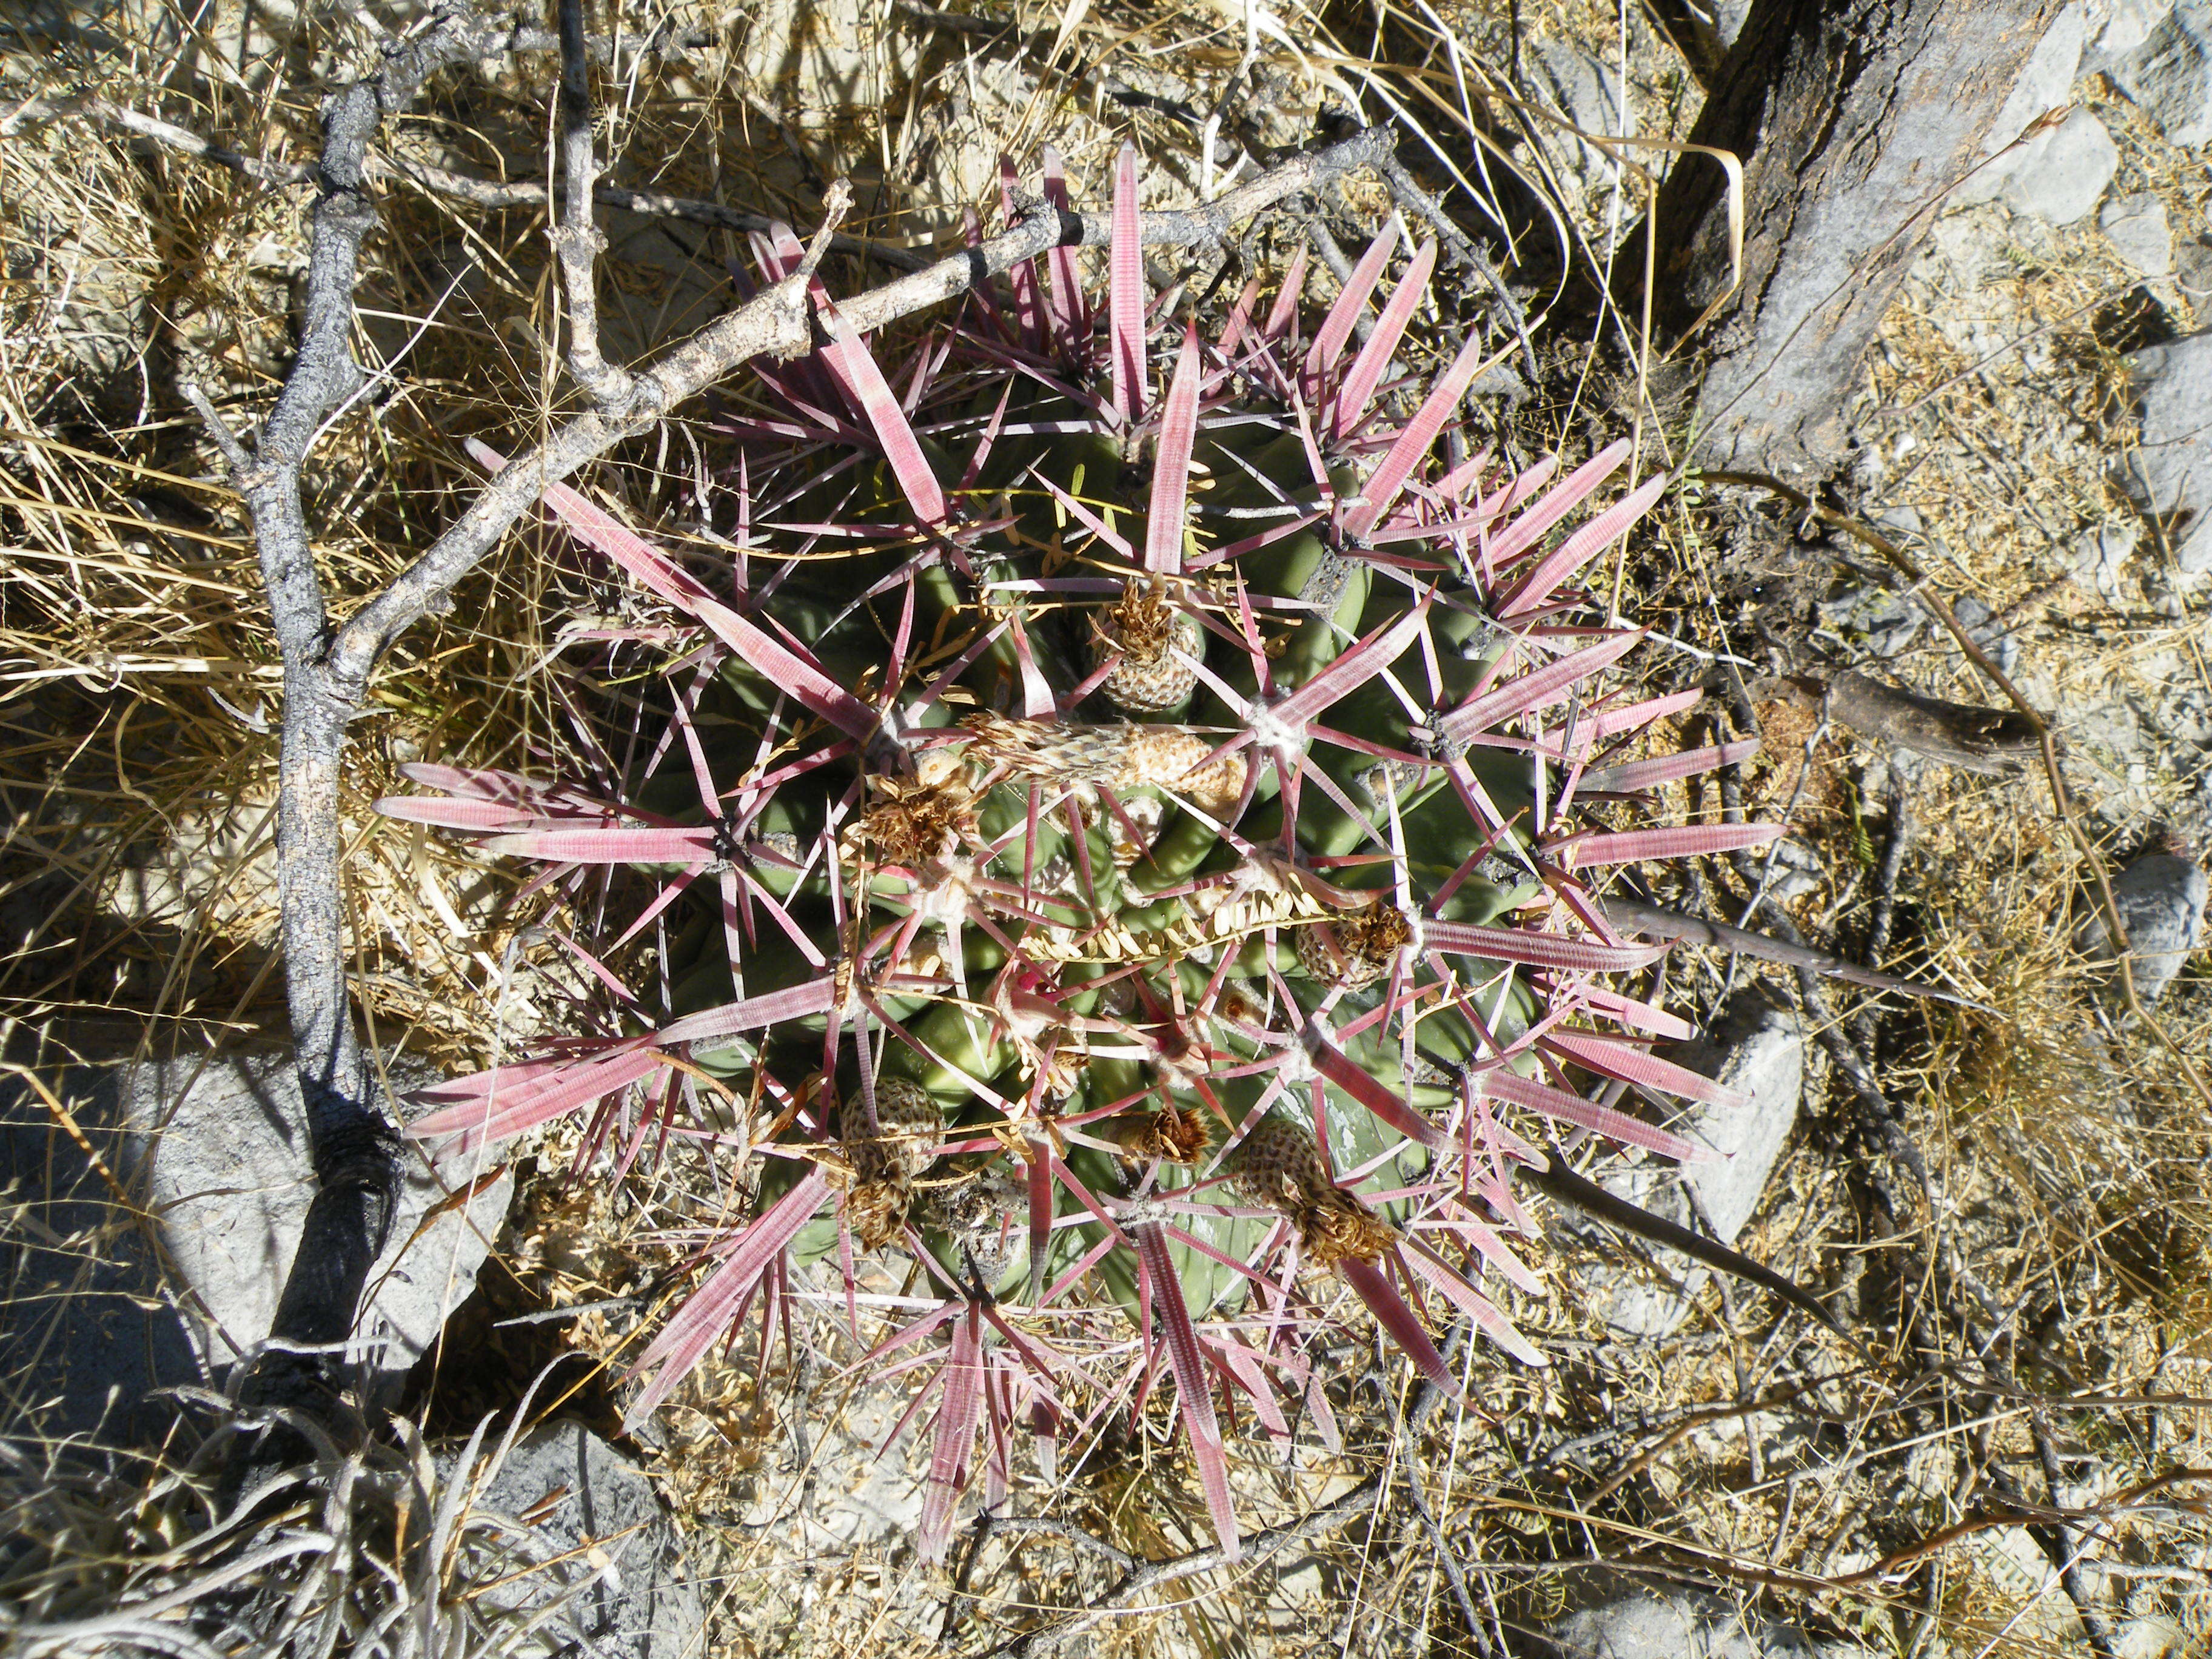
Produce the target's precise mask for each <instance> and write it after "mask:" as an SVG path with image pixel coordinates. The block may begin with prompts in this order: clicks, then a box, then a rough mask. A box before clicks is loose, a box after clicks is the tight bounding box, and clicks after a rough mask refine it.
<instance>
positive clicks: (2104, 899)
mask: <svg viewBox="0 0 2212 1659" xmlns="http://www.w3.org/2000/svg"><path fill="white" fill-rule="evenodd" d="M1699 476H1700V477H1702V478H1703V479H1704V480H1705V482H1706V483H1720V484H1735V485H1738V486H1741V487H1744V488H1748V489H1764V490H1766V491H1768V492H1770V493H1771V494H1773V495H1779V496H1781V497H1782V498H1783V499H1784V501H1788V502H1790V505H1791V506H1793V507H1796V509H1797V510H1798V511H1799V512H1801V513H1809V514H1810V515H1811V516H1812V517H1814V518H1815V519H1817V520H1820V522H1821V523H1822V524H1825V525H1828V526H1832V527H1833V528H1835V529H1838V530H1840V531H1842V532H1844V534H1845V535H1847V536H1850V537H1851V538H1853V539H1854V540H1856V541H1858V542H1861V543H1863V544H1865V545H1866V546H1868V547H1870V548H1872V549H1873V550H1875V552H1876V553H1878V554H1880V555H1881V556H1882V558H1884V559H1885V560H1887V562H1889V563H1890V564H1891V565H1892V566H1893V568H1895V569H1896V570H1897V572H1898V574H1899V575H1901V576H1903V577H1904V578H1905V580H1907V581H1908V582H1910V583H1911V587H1910V588H1909V589H1908V590H1907V591H1908V592H1910V593H1911V596H1912V597H1913V599H1916V600H1917V601H1918V602H1919V604H1920V606H1921V608H1922V609H1923V610H1924V611H1927V612H1928V614H1929V616H1931V617H1934V618H1935V619H1936V621H1937V622H1939V623H1942V625H1943V627H1944V628H1945V629H1947V630H1948V632H1949V633H1950V635H1951V637H1952V638H1953V639H1954V640H1955V641H1958V645H1959V648H1960V650H1961V651H1963V652H1965V653H1966V659H1967V660H1968V661H1970V662H1972V664H1973V665H1974V666H1975V667H1976V668H1977V669H1978V670H1980V671H1981V672H1982V674H1983V675H1984V677H1985V678H1987V679H1988V680H1989V682H1990V684H1992V685H1994V686H1996V688H1997V690H2000V691H2002V692H2003V693H2004V695H2005V696H2006V697H2007V698H2008V699H2009V700H2010V701H2011V702H2012V705H2013V707H2014V708H2016V709H2018V710H2019V711H2020V715H2021V719H2022V720H2026V721H2027V724H2028V726H2029V727H2030V729H2032V730H2033V732H2034V733H2035V737H2036V740H2037V741H2038V743H2039V744H2041V746H2042V751H2043V775H2044V777H2045V781H2047V782H2048V783H2049V785H2050V787H2051V803H2052V805H2055V806H2056V807H2057V810H2058V817H2059V820H2060V822H2062V823H2064V824H2065V826H2066V833H2067V834H2068V835H2069V836H2071V837H2072V838H2073V842H2074V845H2075V848H2076V849H2078V850H2079V852H2080V853H2081V860H2082V862H2083V863H2084V864H2085V865H2086V866H2087V867H2088V871H2089V874H2090V877H2091V878H2092V880H2093V882H2094V883H2095V885H2096V889H2097V908H2098V909H2099V910H2100V911H2101V912H2102V913H2103V915H2104V921H2105V927H2106V931H2107V933H2108V935H2109V937H2110V939H2111V940H2112V951H2113V954H2114V957H2115V958H2116V960H2117V961H2118V966H2119V970H2120V988H2121V989H2122V990H2123V991H2124V993H2125V994H2126V996H2127V1001H2128V1011H2129V1012H2130V1013H2132V1014H2133V1015H2134V1016H2135V1017H2136V1018H2137V1019H2139V1020H2141V1021H2142V1024H2143V1025H2144V1027H2145V1029H2147V1030H2148V1031H2149V1032H2150V1033H2151V1035H2152V1036H2154V1037H2155V1038H2157V1039H2158V1042H2159V1045H2160V1047H2161V1048H2164V1049H2165V1050H2166V1053H2167V1054H2170V1055H2171V1056H2172V1059H2173V1061H2174V1063H2175V1065H2177V1066H2179V1067H2180V1069H2181V1074H2182V1076H2184V1077H2185V1078H2186V1079H2188V1080H2189V1086H2190V1088H2191V1091H2193V1092H2194V1093H2195V1094H2196V1096H2197V1100H2198V1101H2199V1102H2200V1103H2202V1104H2203V1107H2204V1108H2205V1109H2206V1110H2207V1111H2212V1086H2208V1085H2207V1084H2206V1083H2205V1080H2204V1078H2203V1073H2200V1072H2198V1070H2197V1063H2196V1062H2195V1061H2194V1060H2191V1058H2190V1057H2189V1055H2188V1054H2186V1053H2185V1051H2184V1050H2183V1048H2182V1047H2181V1045H2180V1043H2179V1042H2177V1041H2176V1040H2175V1038H2174V1037H2173V1036H2172V1033H2171V1032H2169V1031H2168V1030H2166V1026H2165V1025H2164V1024H2162V1023H2161V1022H2160V1020H2159V1018H2157V1016H2155V1015H2154V1014H2153V1013H2152V1012H2151V1011H2150V1009H2149V1008H2148V1006H2145V1004H2144V1002H2143V1000H2142V997H2141V996H2140V995H2138V994H2136V975H2135V968H2134V965H2133V963H2131V962H2130V957H2131V955H2132V954H2133V947H2132V946H2131V945H2130V944H2129V943H2128V933H2127V925H2126V923H2125V922H2124V921H2122V920H2121V917H2120V906H2119V901H2118V898H2116V897H2115V896H2113V893H2112V877H2111V875H2110V874H2109V872H2106V868H2105V860H2104V859H2103V858H2102V857H2101V856H2100V854H2099V853H2098V851H2097V848H2096V845H2095V843H2094V842H2092V841H2091V840H2090V838H2089V833H2088V831H2087V830H2086V829H2083V828H2082V827H2081V817H2080V816H2079V815H2078V814H2077V813H2076V812H2075V808H2074V800H2073V797H2072V796H2071V795H2070V794H2069V793H2068V791H2067V787H2066V780H2065V778H2064V776H2063V775H2062V774H2061V773H2060V771H2059V769H2058V745H2057V734H2056V733H2055V732H2052V730H2051V722H2050V721H2048V720H2045V719H2044V717H2043V714H2042V711H2041V710H2039V709H2038V708H2036V707H2035V705H2034V704H2033V703H2032V702H2029V701H2028V700H2027V697H2026V696H2024V695H2022V693H2021V689H2020V688H2019V687H2018V686H2017V685H2015V684H2013V682H2012V678H2011V677H2010V676H2009V675H2008V674H2007V673H2006V672H2005V671H2004V670H2002V668H1999V667H1998V666H1997V665H1996V663H1995V662H1994V661H1992V660H1991V659H1990V654H1989V653H1987V652H1986V651H1984V650H1983V649H1982V647H1981V644H1980V642H1979V641H1977V640H1976V639H1975V638H1974V637H1973V636H1972V635H1971V634H1969V633H1968V632H1967V631H1966V624H1965V623H1961V622H1960V620H1959V618H1958V616H1957V614H1956V613H1955V612H1954V611H1952V609H1951V603H1950V601H1949V600H1948V599H1945V598H1944V597H1943V595H1942V592H1939V591H1938V590H1937V589H1936V586H1935V584H1934V582H1933V580H1931V579H1930V577H1929V574H1928V572H1927V570H1926V568H1924V567H1923V566H1922V564H1921V563H1920V562H1919V561H1918V560H1917V559H1916V558H1914V557H1913V556H1911V554H1910V553H1907V552H1906V551H1905V550H1904V549H1903V548H1901V547H1899V545H1898V544H1896V543H1895V542H1893V541H1892V540H1890V539H1889V538H1887V536H1885V535H1883V534H1882V533H1881V532H1880V531H1878V530H1876V529H1875V528H1874V526H1871V525H1869V524H1867V523H1865V522H1864V521H1863V520H1859V519H1857V518H1854V517H1852V516H1851V515H1850V513H1839V512H1838V511H1836V510H1835V509H1834V508H1833V507H1824V506H1822V505H1821V504H1820V502H1818V501H1814V499H1813V498H1812V497H1811V496H1809V495H1807V494H1806V493H1805V492H1804V491H1803V490H1802V489H1795V488H1793V487H1792V486H1790V485H1789V484H1786V483H1783V482H1782V481H1781V480H1780V479H1779V478H1772V477H1767V476H1766V475H1765V474H1764V473H1759V472H1705V473H1701V474H1700V475H1699Z"/></svg>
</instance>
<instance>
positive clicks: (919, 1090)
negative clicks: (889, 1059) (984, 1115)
mask: <svg viewBox="0 0 2212 1659" xmlns="http://www.w3.org/2000/svg"><path fill="white" fill-rule="evenodd" d="M944 1133H945V1109H944V1108H942V1107H941V1106H939V1104H938V1103H937V1099H936V1097H935V1096H933V1095H932V1094H931V1093H930V1092H929V1091H928V1090H927V1089H925V1088H923V1087H922V1086H921V1085H920V1084H919V1083H916V1082H915V1081H913V1080H912V1079H908V1078H900V1077H887V1078H879V1079H877V1082H876V1133H874V1134H873V1135H870V1134H868V1133H866V1130H865V1129H864V1128H863V1127H862V1124H861V1113H860V1109H859V1104H858V1103H857V1102H855V1103H852V1104H851V1105H850V1106H848V1109H847V1112H846V1113H845V1114H844V1122H843V1125H842V1142H841V1150H842V1152H843V1153H844V1155H845V1162H846V1164H847V1167H848V1169H849V1170H850V1171H851V1174H850V1176H849V1177H848V1181H849V1184H848V1188H847V1191H846V1195H845V1213H846V1216H847V1217H848V1219H849V1220H850V1221H851V1223H852V1226H853V1232H854V1236H855V1237H858V1238H859V1240H860V1248H861V1249H866V1250H877V1249H882V1248H883V1247H884V1245H886V1244H888V1243H890V1242H891V1240H893V1239H894V1238H896V1237H898V1232H899V1229H900V1228H902V1227H903V1226H904V1225H906V1217H907V1211H908V1209H909V1208H910V1207H911V1206H912V1205H913V1203H914V1182H915V1176H919V1175H920V1174H921V1172H922V1171H923V1170H925V1169H927V1168H928V1167H929V1162H930V1158H931V1156H932V1148H933V1146H934V1145H935V1143H936V1142H937V1141H938V1139H939V1138H941V1137H942V1136H943V1134H944Z"/></svg>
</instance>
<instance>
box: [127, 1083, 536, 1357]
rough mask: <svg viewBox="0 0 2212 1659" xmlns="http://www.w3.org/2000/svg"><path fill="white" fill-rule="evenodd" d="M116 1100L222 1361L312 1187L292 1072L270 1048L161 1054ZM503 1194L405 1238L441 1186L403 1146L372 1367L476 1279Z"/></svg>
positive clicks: (495, 1188) (283, 1253)
mask: <svg viewBox="0 0 2212 1659" xmlns="http://www.w3.org/2000/svg"><path fill="white" fill-rule="evenodd" d="M427 1080H428V1079H426V1078H424V1077H422V1076H420V1075H416V1076H412V1077H402V1078H395V1079H394V1084H395V1085H396V1086H397V1087H399V1088H403V1089H404V1088H406V1087H409V1086H410V1085H416V1084H419V1083H421V1082H423V1081H427ZM124 1103H125V1113H126V1116H127V1120H128V1121H129V1123H130V1124H131V1127H132V1129H133V1130H134V1132H136V1133H138V1134H141V1135H144V1136H146V1137H148V1139H149V1144H150V1158H149V1171H148V1184H147V1190H148V1196H149V1200H150V1202H151V1206H152V1208H153V1210H154V1212H155V1214H157V1215H159V1216H160V1217H161V1226H162V1235H163V1239H164V1242H165V1243H166V1245H167V1250H168V1255H169V1257H170V1260H171V1261H173V1263H174V1264H175V1266H176V1268H177V1271H178V1272H179V1273H180V1274H181V1275H182V1276H183V1278H184V1279H185V1282H186V1283H187V1284H189V1285H191V1288H192V1290H193V1291H194V1292H195V1293H196V1294H197V1297H199V1299H200V1301H201V1302H202V1304H204V1306H205V1308H206V1310H207V1312H208V1316H209V1317H210V1321H211V1322H212V1323H213V1325H214V1328H215V1330H216V1335H217V1339H218V1340H219V1341H220V1343H221V1344H222V1346H221V1347H220V1348H219V1349H218V1350H216V1352H213V1353H211V1354H210V1360H211V1361H212V1362H213V1363H214V1364H227V1363H228V1362H229V1361H230V1360H231V1359H233V1358H236V1357H237V1356H238V1355H239V1354H240V1353H242V1352H245V1351H246V1349H247V1348H248V1347H250V1346H252V1344H253V1343H255V1342H258V1341H259V1340H261V1339H262V1338H263V1337H264V1336H266V1335H267V1334H268V1332H269V1322H270V1319H272V1318H273V1317H274V1316H275V1315H276V1298H277V1296H278V1294H279V1292H280V1291H282V1290H283V1285H284V1278H285V1275H286V1274H287V1273H289V1271H290V1270H291V1266H292V1252H293V1250H294V1249H295V1248H296V1247H297V1245H298V1243H299V1237H300V1224H301V1219H302V1218H303V1217H304V1216H305V1215H306V1213H307V1202H308V1200H309V1198H310V1197H311V1196H312V1195H313V1191H314V1184H313V1165H312V1164H310V1163H309V1161H308V1157H307V1131H306V1122H307V1119H306V1113H305V1109H304V1108H303V1107H302V1105H301V1100H300V1079H299V1074H298V1073H297V1072H295V1070H294V1069H293V1068H292V1066H291V1065H290V1063H289V1056H287V1055H284V1054H262V1055H255V1056H251V1057H246V1058H241V1059H230V1058H226V1059H222V1060H215V1061H213V1062H210V1063H208V1064H206V1065H204V1066H203V1065H202V1063H201V1062H200V1061H199V1060H197V1059H193V1060H171V1061H167V1062H164V1063H158V1064H152V1065H146V1066H137V1067H134V1068H133V1069H132V1070H131V1073H130V1076H129V1082H128V1085H127V1087H126V1092H125V1102H124ZM491 1162H492V1160H489V1159H487V1160H486V1164H487V1167H489V1164H490V1163H491ZM465 1178H466V1177H465V1176H463V1177H460V1179H464V1180H465ZM447 1192H448V1188H447V1184H446V1182H444V1181H442V1180H441V1179H440V1178H439V1176H436V1175H434V1174H432V1173H431V1171H430V1170H429V1168H428V1164H426V1163H425V1161H424V1160H423V1159H422V1158H421V1157H420V1156H419V1155H414V1154H413V1153H412V1149H411V1148H410V1158H409V1160H408V1165H407V1180H406V1184H405V1186H404V1188H403V1189H402V1192H401V1194H400V1200H399V1210H398V1214H397V1215H396V1216H395V1217H394V1218H393V1219H392V1239H391V1243H389V1244H388V1245H387V1246H386V1249H385V1253H384V1255H383V1256H382V1257H381V1258H380V1260H379V1261H378V1262H377V1265H376V1270H375V1272H374V1273H372V1274H371V1276H370V1284H371V1285H372V1286H373V1290H372V1293H371V1297H370V1300H369V1305H368V1307H367V1308H366V1309H365V1310H363V1313H362V1320H361V1322H360V1324H359V1325H358V1326H357V1327H356V1331H355V1335H356V1340H359V1341H360V1342H361V1344H362V1358H364V1359H365V1360H366V1361H367V1362H368V1364H370V1365H371V1366H372V1367H373V1368H374V1369H375V1370H378V1371H380V1372H383V1373H386V1374H387V1375H392V1374H397V1373H401V1372H404V1371H406V1370H408V1369H409V1368H410V1367H411V1366H412V1365H413V1364H414V1363H415V1362H416V1360H417V1359H419V1358H422V1353H423V1352H424V1350H426V1349H427V1348H428V1346H430V1344H431V1343H432V1341H434V1340H435V1339H436V1337H437V1334H438V1331H439V1328H441V1326H442V1325H444V1323H445V1322H446V1316H447V1314H449V1313H451V1312H452V1311H453V1309H454V1308H455V1307H456V1306H458V1305H459V1303H460V1301H461V1299H462V1298H463V1297H465V1296H467V1295H468V1293H469V1291H470V1289H471V1287H472V1286H473V1285H475V1283H476V1273H477V1267H478V1265H479V1264H480V1263H481V1262H482V1261H483V1258H484V1254H485V1252H486V1250H487V1249H489V1245H490V1240H491V1237H492V1236H493V1235H494V1234H495V1233H496V1232H498V1231H499V1226H500V1223H501V1220H502V1219H503V1218H505V1216H506V1214H507V1199H508V1197H509V1195H510V1194H512V1192H513V1182H512V1180H511V1179H510V1178H508V1177H507V1176H504V1175H502V1176H501V1177H500V1178H499V1179H498V1180H497V1181H495V1182H493V1183H492V1184H491V1185H490V1186H489V1187H488V1188H486V1189H485V1190H484V1191H483V1192H481V1193H479V1194H477V1195H476V1196H475V1197H474V1198H472V1199H471V1200H470V1201H469V1202H468V1203H467V1204H466V1205H465V1206H455V1207H454V1208H453V1209H450V1210H448V1211H447V1212H445V1213H443V1214H442V1215H441V1216H439V1217H438V1218H436V1219H435V1220H434V1221H432V1222H431V1223H430V1225H428V1227H427V1228H424V1229H423V1230H422V1237H419V1238H418V1237H415V1236H414V1235H415V1233H416V1229H417V1227H419V1226H421V1225H422V1220H423V1218H424V1217H425V1216H426V1215H428V1212H430V1210H431V1209H432V1207H433V1206H436V1205H437V1204H439V1203H441V1202H442V1201H443V1200H445V1198H446V1197H447Z"/></svg>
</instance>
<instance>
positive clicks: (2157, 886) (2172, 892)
mask: <svg viewBox="0 0 2212 1659" xmlns="http://www.w3.org/2000/svg"><path fill="white" fill-rule="evenodd" d="M2207 887H2208V883H2207V882H2206V879H2205V876H2204V872H2203V870H2201V869H2200V868H2198V867H2197V862H2196V860H2193V859H2188V858H2184V857H2182V856H2180V855H2179V854H2173V853H2166V852H2157V853H2146V854H2143V855H2142V857H2140V858H2138V859H2136V860H2135V861H2134V862H2133V863H2131V864H2130V865H2129V866H2127V868H2125V869H2124V870H2122V871H2120V872H2118V874H2117V875H2115V876H2114V877H2113V878H2112V898H2113V902H2115V903H2117V904H2118V906H2119V911H2120V925H2121V926H2122V927H2124V928H2126V929H2127V933H2128V947H2129V963H2130V967H2131V968H2132V969H2134V976H2135V981H2136V995H2137V996H2139V997H2141V998H2142V1000H2143V1001H2144V1002H2145V1003H2149V1002H2153V1001H2154V1000H2157V999H2158V998H2159V997H2160V995H2162V994H2164V993H2165V990H2166V987H2167V986H2169V985H2171V984H2172V983H2173V981H2174V978H2175V976H2176V975H2179V973H2180V972H2181V970H2182V969H2183V968H2185V967H2186V966H2187V965H2188V963H2189V953H2190V952H2191V951H2192V950H2194V949H2196V947H2197V940H2198V939H2200V938H2201V937H2202V936H2203V930H2204V899H2205V894H2206V890H2207ZM2074 942H2075V945H2077V946H2078V947H2079V948H2080V949H2081V951H2082V952H2083V953H2084V954H2085V955H2087V956H2090V957H2096V958H2099V959H2100V960H2104V961H2109V960H2111V959H2112V955H2113V951H2112V939H2111V937H2110V935H2109V933H2107V931H2106V927H2105V919H2104V917H2103V916H2102V915H2099V914H2098V913H2097V912H2096V911H2095V910H2092V911H2091V912H2090V913H2089V914H2088V915H2087V916H2085V917H2083V918H2082V921H2081V926H2080V927H2079V928H2077V929H2076V930H2075V936H2074Z"/></svg>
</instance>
